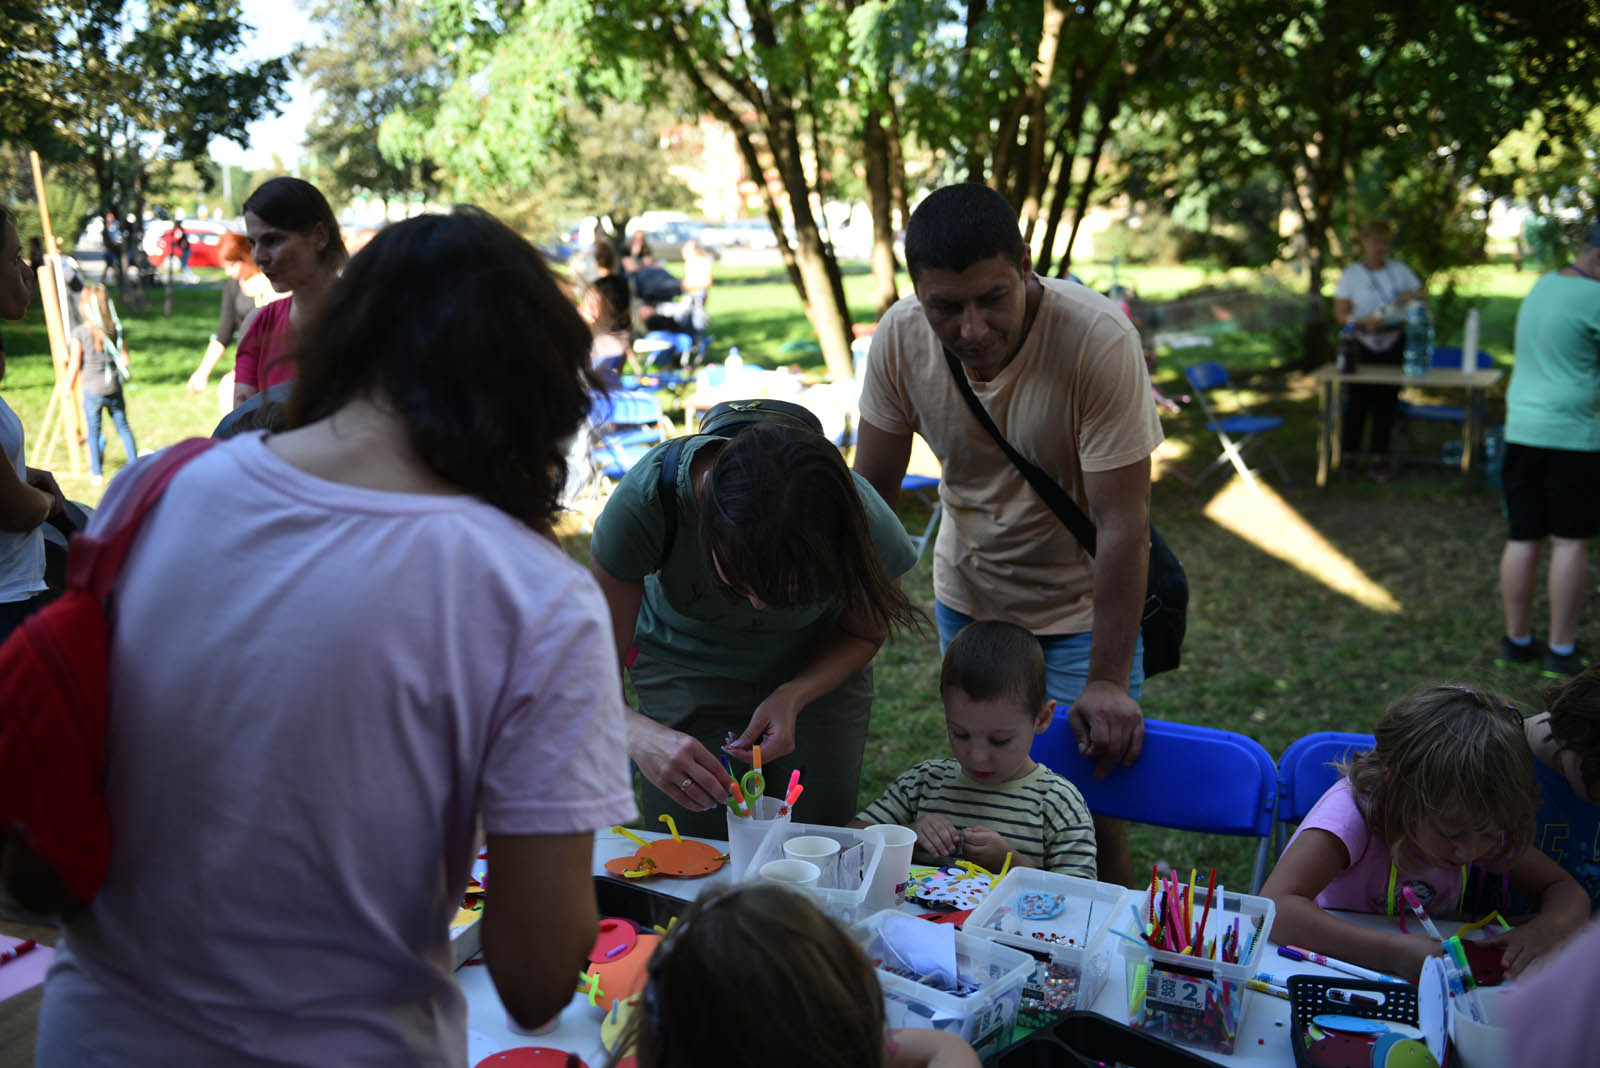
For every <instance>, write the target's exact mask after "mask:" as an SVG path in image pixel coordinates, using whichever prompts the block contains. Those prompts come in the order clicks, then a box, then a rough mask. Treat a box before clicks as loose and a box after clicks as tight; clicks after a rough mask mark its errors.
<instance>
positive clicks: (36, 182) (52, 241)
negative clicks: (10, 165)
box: [28, 148, 61, 256]
mask: <svg viewBox="0 0 1600 1068" xmlns="http://www.w3.org/2000/svg"><path fill="white" fill-rule="evenodd" d="M28 162H29V163H31V164H32V165H33V194H34V196H36V197H38V198H39V226H40V227H41V228H42V229H43V230H44V250H45V251H46V252H48V253H49V254H50V255H52V256H57V255H60V253H61V250H60V249H59V248H57V247H56V235H55V231H54V230H52V229H51V228H50V205H49V204H48V203H47V202H46V201H45V197H44V171H43V170H41V169H40V167H39V153H37V152H35V151H34V150H33V149H31V148H30V149H29V150H28Z"/></svg>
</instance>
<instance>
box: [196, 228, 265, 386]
mask: <svg viewBox="0 0 1600 1068" xmlns="http://www.w3.org/2000/svg"><path fill="white" fill-rule="evenodd" d="M217 259H218V260H220V261H221V262H222V271H223V273H224V274H226V275H227V276H228V280H227V282H225V283H224V284H223V286H222V311H221V314H220V315H219V316H218V318H217V332H216V333H214V334H212V335H211V339H210V340H209V341H207V342H206V351H205V355H203V356H202V357H201V358H200V366H199V367H196V368H195V369H194V373H193V374H192V375H190V376H189V392H190V393H203V392H205V388H206V385H207V383H208V382H209V381H210V378H211V369H212V368H213V367H215V366H216V365H217V362H218V361H219V360H221V359H222V357H223V356H225V355H227V353H228V346H229V345H232V344H233V342H234V339H235V338H242V337H243V335H244V334H245V333H246V332H247V331H248V330H249V329H250V324H251V323H253V322H255V318H256V312H257V311H258V310H259V309H261V308H264V307H266V306H267V305H268V304H271V303H273V302H274V301H276V300H281V299H283V298H282V295H281V294H279V293H278V292H277V291H276V290H274V289H273V288H272V283H271V282H270V281H268V280H267V276H266V275H264V274H262V273H261V268H259V267H257V266H256V261H255V258H254V257H253V256H251V255H250V239H249V238H247V237H245V236H244V235H243V234H223V235H222V237H221V239H220V240H219V241H218V242H217ZM220 390H221V397H220V399H221V402H222V414H223V415H226V414H228V413H229V412H230V411H232V410H233V372H232V371H229V372H228V373H227V374H225V375H223V376H222V382H221V384H220Z"/></svg>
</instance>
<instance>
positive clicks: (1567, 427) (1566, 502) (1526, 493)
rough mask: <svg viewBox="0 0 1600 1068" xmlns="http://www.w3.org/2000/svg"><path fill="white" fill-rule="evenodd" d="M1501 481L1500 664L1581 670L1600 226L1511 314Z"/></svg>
mask: <svg viewBox="0 0 1600 1068" xmlns="http://www.w3.org/2000/svg"><path fill="white" fill-rule="evenodd" d="M1503 481H1504V485H1505V495H1506V515H1507V517H1508V519H1509V528H1510V529H1509V533H1508V536H1507V539H1506V547H1505V551H1504V552H1503V553H1502V554H1501V557H1500V596H1501V600H1502V601H1503V602H1504V605H1505V614H1506V633H1505V636H1504V637H1503V638H1502V639H1501V640H1500V657H1499V659H1500V661H1501V662H1502V663H1516V662H1533V661H1539V660H1542V661H1543V665H1544V674H1545V676H1546V677H1548V678H1565V677H1567V676H1570V675H1575V674H1577V673H1578V672H1579V671H1582V670H1583V668H1584V666H1585V665H1586V664H1587V663H1588V660H1587V658H1586V657H1585V656H1584V655H1583V653H1582V652H1581V651H1579V649H1578V647H1577V635H1578V612H1579V609H1581V608H1582V606H1583V597H1584V590H1585V589H1586V588H1587V586H1588V564H1589V547H1588V542H1589V539H1590V538H1593V537H1594V536H1595V534H1596V533H1600V223H1596V224H1595V225H1593V226H1590V227H1589V228H1588V230H1587V231H1586V232H1585V235H1584V242H1583V247H1582V249H1581V250H1580V251H1579V252H1578V255H1577V257H1576V258H1575V259H1574V260H1573V262H1572V264H1571V265H1570V266H1567V267H1563V268H1562V269H1561V270H1559V271H1552V272H1550V273H1549V274H1547V275H1545V276H1543V277H1542V278H1540V279H1539V280H1538V281H1537V282H1535V283H1534V286H1533V289H1532V291H1531V292H1529V294H1528V296H1527V297H1526V298H1525V299H1524V300H1523V302H1522V307H1521V308H1519V309H1518V311H1517V335H1516V364H1515V365H1514V366H1513V368H1512V371H1511V385H1510V388H1509V389H1508V390H1507V392H1506V455H1505V471H1504V478H1503ZM1546 539H1549V541H1550V577H1549V584H1550V630H1549V643H1548V645H1544V646H1542V645H1541V644H1540V643H1539V642H1538V641H1537V640H1536V639H1535V638H1534V635H1533V590H1534V583H1535V580H1536V578H1537V576H1538V568H1539V552H1540V549H1541V548H1542V546H1543V545H1544V542H1545V540H1546Z"/></svg>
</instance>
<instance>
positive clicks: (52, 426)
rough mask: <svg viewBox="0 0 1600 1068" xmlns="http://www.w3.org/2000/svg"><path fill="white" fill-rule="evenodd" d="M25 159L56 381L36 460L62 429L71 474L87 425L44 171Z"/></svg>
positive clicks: (79, 463)
mask: <svg viewBox="0 0 1600 1068" xmlns="http://www.w3.org/2000/svg"><path fill="white" fill-rule="evenodd" d="M28 162H29V163H30V164H32V166H33V192H34V196H36V197H37V198H38V200H39V227H40V229H42V230H43V231H44V247H45V251H46V252H47V253H48V255H47V256H46V257H45V262H44V266H42V267H40V268H39V304H40V305H41V306H42V307H43V308H44V323H45V330H46V332H47V333H48V334H49V335H50V362H51V363H52V364H53V365H54V366H55V372H56V375H55V377H56V381H55V385H54V386H52V387H51V389H50V400H49V401H48V402H47V403H46V404H45V409H44V421H43V422H42V423H41V424H40V425H39V433H38V435H37V436H36V437H35V438H34V440H35V441H38V442H39V443H40V444H39V452H38V454H37V455H38V457H39V462H40V463H41V464H42V463H45V462H46V459H45V458H46V457H48V456H49V455H50V454H51V453H52V452H54V451H55V438H56V436H57V435H58V434H61V433H63V432H64V433H65V436H66V439H67V463H68V465H69V467H70V468H71V471H72V473H73V474H75V475H77V474H81V473H82V472H83V453H82V452H80V451H79V446H80V443H82V442H84V441H86V440H87V438H88V425H87V421H86V420H85V419H84V417H83V406H82V405H81V404H79V403H78V391H77V388H76V386H77V369H76V368H74V367H72V366H70V363H71V359H70V355H69V349H68V346H67V337H68V324H69V323H70V322H71V318H70V316H69V314H68V310H67V308H66V307H65V306H64V305H63V300H64V299H65V298H64V296H63V287H62V284H61V282H62V273H61V249H60V247H59V246H58V245H57V244H56V235H55V231H54V230H53V229H52V228H51V226H50V204H49V202H48V201H47V200H46V199H45V194H44V171H43V169H42V168H41V167H40V166H39V153H37V152H35V151H33V150H31V149H30V150H29V151H28Z"/></svg>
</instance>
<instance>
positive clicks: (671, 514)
mask: <svg viewBox="0 0 1600 1068" xmlns="http://www.w3.org/2000/svg"><path fill="white" fill-rule="evenodd" d="M688 440H689V439H688V438H676V439H674V440H673V441H671V442H668V444H667V447H666V448H665V449H663V450H661V471H660V479H659V481H658V482H657V483H656V497H657V498H658V499H659V500H660V502H661V559H660V560H659V561H658V562H657V563H656V570H657V571H660V570H661V569H663V568H665V567H666V566H667V557H669V556H671V555H672V544H673V542H675V541H677V540H678V461H679V459H680V458H681V457H682V456H683V445H684V442H686V441H688Z"/></svg>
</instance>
